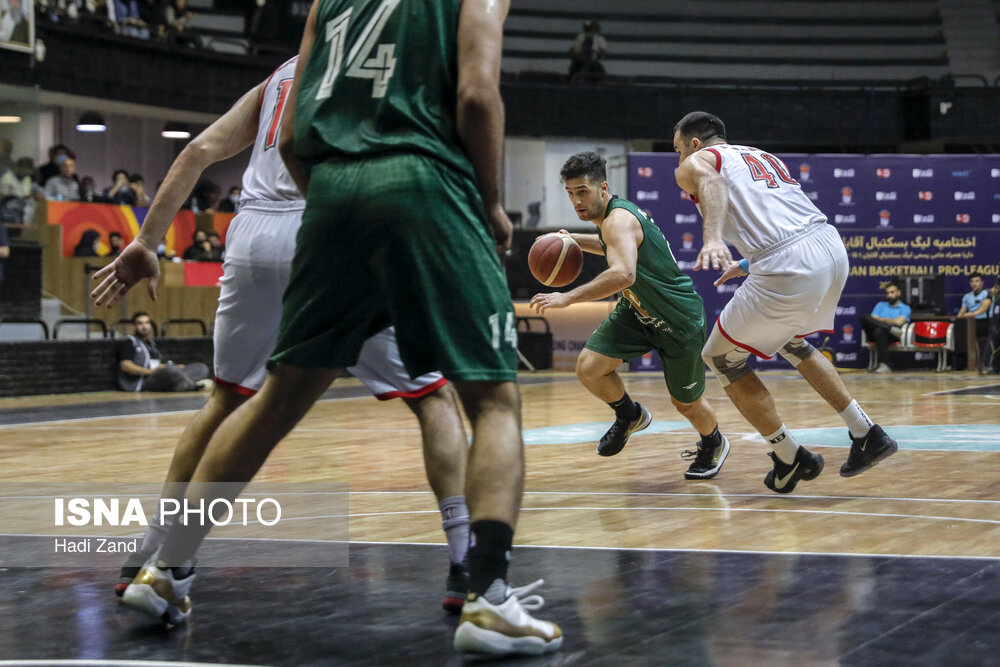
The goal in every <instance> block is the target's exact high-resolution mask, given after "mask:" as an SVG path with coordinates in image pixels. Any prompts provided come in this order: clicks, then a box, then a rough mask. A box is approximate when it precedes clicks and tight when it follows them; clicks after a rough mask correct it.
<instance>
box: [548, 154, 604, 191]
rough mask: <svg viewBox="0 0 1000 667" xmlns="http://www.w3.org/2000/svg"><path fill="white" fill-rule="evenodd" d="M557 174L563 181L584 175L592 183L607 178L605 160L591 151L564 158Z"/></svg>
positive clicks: (600, 181) (601, 181)
mask: <svg viewBox="0 0 1000 667" xmlns="http://www.w3.org/2000/svg"><path fill="white" fill-rule="evenodd" d="M559 176H560V177H561V178H562V180H563V182H566V181H567V180H569V179H571V178H580V177H581V176H586V177H587V178H588V179H589V180H591V181H592V182H594V183H603V182H604V181H606V180H608V169H607V161H606V160H605V159H604V158H602V157H601V156H600V155H598V154H597V153H595V152H593V151H583V152H582V153H577V154H576V155H574V156H572V157H571V158H570V159H568V160H566V162H565V163H564V164H563V167H562V170H561V171H560V172H559Z"/></svg>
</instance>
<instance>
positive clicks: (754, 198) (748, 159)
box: [699, 144, 826, 258]
mask: <svg viewBox="0 0 1000 667" xmlns="http://www.w3.org/2000/svg"><path fill="white" fill-rule="evenodd" d="M700 152H707V153H711V154H712V155H713V156H714V158H715V170H716V171H718V172H719V173H720V174H722V175H723V176H725V177H726V180H727V181H728V182H729V211H728V214H727V216H726V221H725V225H724V226H723V228H722V237H723V238H724V239H725V240H726V241H729V242H730V243H732V244H733V245H734V246H736V249H737V250H739V251H740V254H741V255H743V256H744V257H748V258H749V257H752V256H753V255H755V254H757V253H760V252H761V251H763V250H766V249H767V248H770V247H772V246H774V245H777V244H778V243H780V242H781V241H783V240H784V239H786V238H788V237H790V236H793V235H795V234H797V233H798V232H800V231H802V230H803V229H804V228H806V227H807V226H809V225H811V224H814V223H819V222H826V216H825V215H823V213H822V212H821V211H820V210H819V209H818V208H816V206H815V204H813V203H812V201H811V200H810V199H809V197H807V196H806V194H805V193H804V192H802V186H800V185H799V183H798V181H796V180H795V179H794V178H792V177H791V175H790V174H789V173H788V167H786V166H785V163H784V162H782V161H781V160H779V159H778V158H776V157H775V156H773V155H771V154H770V153H766V152H764V151H762V150H760V149H757V148H751V147H749V146H735V145H732V144H714V145H712V146H709V147H707V148H703V149H701V151H700ZM699 211H700V206H699Z"/></svg>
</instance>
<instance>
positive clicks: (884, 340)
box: [861, 282, 910, 373]
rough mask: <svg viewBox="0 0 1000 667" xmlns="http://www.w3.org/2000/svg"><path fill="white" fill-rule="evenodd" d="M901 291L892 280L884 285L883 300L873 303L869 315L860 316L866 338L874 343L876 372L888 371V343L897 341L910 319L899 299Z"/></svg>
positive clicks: (906, 309)
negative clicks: (873, 306) (873, 305)
mask: <svg viewBox="0 0 1000 667" xmlns="http://www.w3.org/2000/svg"><path fill="white" fill-rule="evenodd" d="M902 295H903V292H902V291H901V290H900V289H899V285H897V284H896V283H894V282H892V283H889V284H888V285H886V287H885V299H886V300H885V301H879V302H878V303H876V304H875V308H874V309H873V310H872V313H871V315H862V316H861V327H862V328H863V329H864V330H865V335H866V336H868V340H870V341H872V342H874V343H875V352H876V359H877V361H878V366H876V367H875V372H876V373H889V372H891V371H892V368H890V367H889V364H888V360H889V343H893V342H895V341H898V340H899V339H900V337H901V336H902V335H903V329H902V327H903V325H904V324H906V323H907V322H909V321H910V307H909V306H908V305H906V304H905V303H903V302H902V301H900V300H899V298H900V297H901V296H902Z"/></svg>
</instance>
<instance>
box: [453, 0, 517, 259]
mask: <svg viewBox="0 0 1000 667" xmlns="http://www.w3.org/2000/svg"><path fill="white" fill-rule="evenodd" d="M509 8H510V2H509V1H508V0H463V2H462V9H461V13H460V15H459V19H458V106H457V109H456V115H455V120H456V123H457V126H458V128H457V129H458V137H459V139H460V140H461V142H462V146H464V147H465V151H466V153H467V154H468V156H469V161H470V162H471V163H472V167H473V169H474V170H475V172H476V183H477V185H478V187H479V194H480V196H481V197H482V198H483V207H484V208H485V210H486V219H487V221H488V222H489V225H490V231H491V232H492V234H493V238H494V240H495V241H496V245H497V250H498V251H500V252H506V251H507V250H508V249H509V248H510V243H511V238H512V236H513V233H514V226H513V225H512V224H511V222H510V219H509V218H508V217H507V213H506V212H505V211H504V209H503V203H502V202H501V201H500V174H501V161H502V158H503V127H504V107H503V100H502V99H501V97H500V59H501V55H502V51H503V23H504V20H505V19H506V18H507V11H508V9H509Z"/></svg>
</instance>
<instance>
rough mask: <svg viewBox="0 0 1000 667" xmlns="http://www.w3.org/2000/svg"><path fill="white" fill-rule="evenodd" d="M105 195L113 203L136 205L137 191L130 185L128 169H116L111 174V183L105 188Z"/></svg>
mask: <svg viewBox="0 0 1000 667" xmlns="http://www.w3.org/2000/svg"><path fill="white" fill-rule="evenodd" d="M104 196H105V198H107V200H108V201H109V202H111V203H112V204H121V205H123V206H135V192H134V191H133V190H132V188H131V187H130V186H129V182H128V172H127V171H125V170H124V169H115V172H114V173H113V174H111V185H109V186H108V187H106V188H104Z"/></svg>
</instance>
